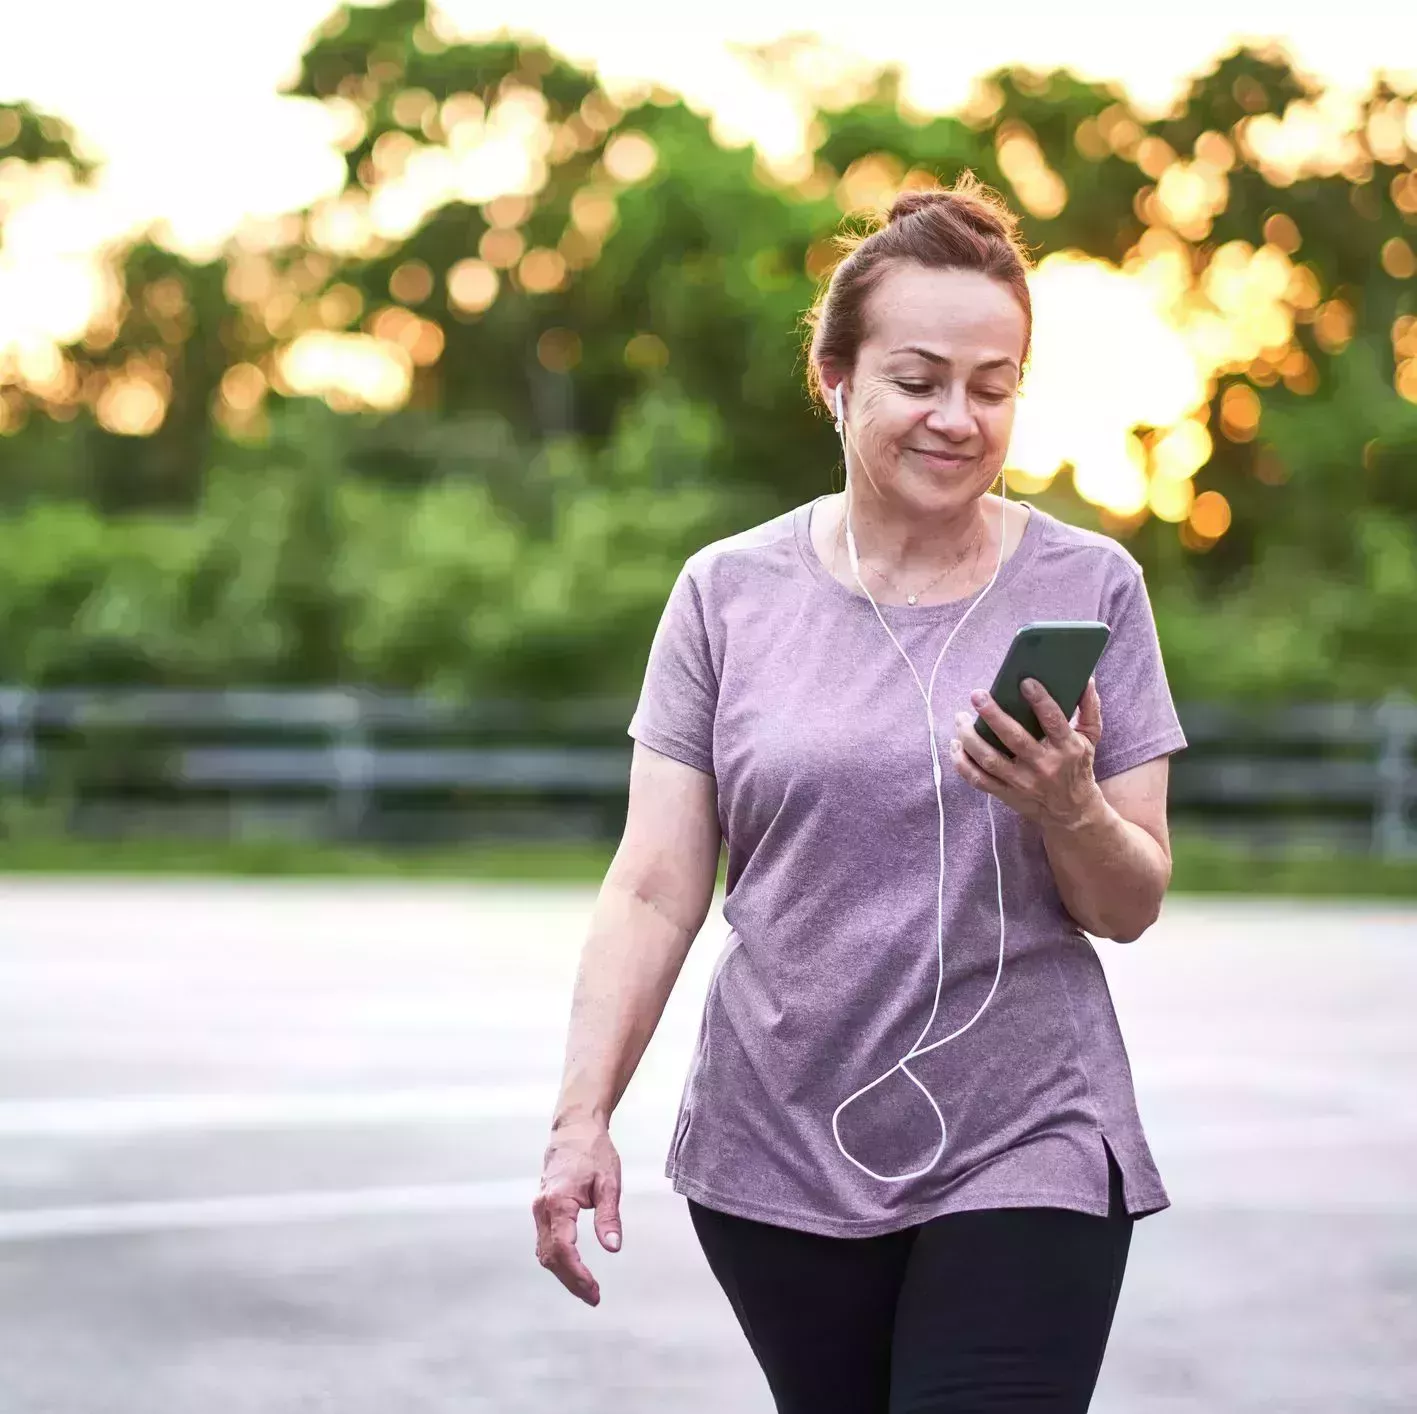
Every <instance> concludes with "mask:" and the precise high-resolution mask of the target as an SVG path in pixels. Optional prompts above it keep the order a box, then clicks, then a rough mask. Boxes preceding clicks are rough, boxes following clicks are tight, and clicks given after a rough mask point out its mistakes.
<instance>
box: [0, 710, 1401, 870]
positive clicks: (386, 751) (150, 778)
mask: <svg viewBox="0 0 1417 1414" xmlns="http://www.w3.org/2000/svg"><path fill="white" fill-rule="evenodd" d="M633 705H634V704H633V703H632V702H628V701H626V700H625V699H623V698H619V697H616V698H581V699H568V700H563V701H560V702H554V703H530V702H525V701H509V700H488V701H482V702H474V703H467V704H451V703H445V702H442V701H438V700H435V699H430V698H424V697H413V696H401V695H394V694H386V693H380V692H373V691H365V690H343V689H325V690H316V691H299V690H290V691H272V690H244V689H243V690H229V691H171V690H160V691H154V690H138V691H107V690H104V691H100V690H86V689H78V688H64V689H52V690H51V689H45V690H39V691H35V690H30V689H26V688H14V687H11V688H0V784H3V785H7V786H8V787H9V788H10V789H11V790H12V791H19V792H25V793H29V794H31V795H34V794H36V793H38V794H41V795H42V794H44V793H45V792H46V790H48V791H51V792H52V791H53V790H54V789H55V778H56V777H58V776H62V775H63V774H64V767H65V763H68V765H69V767H70V769H69V784H68V786H67V787H66V788H67V789H68V790H69V792H70V794H71V795H73V796H75V797H83V798H87V799H89V800H91V801H92V800H93V799H95V798H97V797H100V796H102V795H103V794H104V792H105V791H108V792H109V793H110V794H112V789H113V781H114V778H115V777H117V778H119V779H120V780H121V782H122V793H124V794H125V795H126V798H128V799H129V800H130V801H131V800H133V799H142V798H144V797H145V794H146V797H148V798H153V797H161V798H163V799H167V800H172V799H173V798H182V797H186V798H192V797H203V798H206V799H211V798H213V797H220V798H224V799H225V800H226V801H227V803H228V808H231V806H232V805H233V804H234V803H237V802H241V801H251V800H258V799H260V798H261V797H271V798H276V797H287V798H288V797H290V796H292V795H294V796H296V797H305V798H309V797H314V808H313V809H308V808H307V809H306V810H305V811H304V814H303V815H302V817H301V818H302V819H303V821H304V822H305V827H306V828H310V829H312V830H315V831H318V832H319V833H323V834H334V835H339V836H345V837H350V836H358V835H360V834H363V833H366V832H367V830H368V826H369V822H370V819H371V812H372V813H374V814H377V813H378V806H379V804H380V802H381V801H382V800H383V799H384V798H385V797H389V796H398V797H400V798H402V799H404V800H405V801H407V800H409V799H415V798H416V799H421V800H423V801H425V802H429V803H431V802H432V801H433V799H434V798H435V797H438V798H444V799H446V798H448V797H450V796H451V797H454V798H456V799H458V800H460V801H462V802H463V803H464V804H466V802H467V801H468V800H470V799H477V800H479V801H482V802H484V803H485V802H486V801H487V800H489V799H491V798H493V797H496V796H499V795H500V796H506V795H509V794H510V795H515V796H517V797H518V798H521V799H523V800H525V799H528V798H530V799H535V798H537V797H542V798H544V799H545V800H546V801H547V802H548V804H550V803H554V802H557V801H560V802H564V801H565V800H567V799H580V800H583V801H588V802H595V803H597V808H598V811H599V814H598V815H596V816H595V818H598V819H600V820H602V821H603V820H605V819H606V818H608V814H609V813H610V811H613V808H614V807H615V806H616V805H622V804H623V800H624V796H625V792H626V787H627V781H628V770H629V759H630V752H631V749H632V743H631V742H630V739H629V738H628V737H627V736H626V735H625V726H626V724H627V723H628V722H629V719H630V714H631V711H632V709H633ZM1180 715H1181V719H1182V724H1183V726H1184V728H1185V731H1186V735H1187V738H1188V740H1189V742H1190V749H1189V750H1188V751H1186V752H1183V753H1181V755H1180V756H1178V757H1177V758H1175V761H1174V763H1173V769H1172V775H1171V795H1170V798H1171V804H1172V808H1173V811H1174V812H1175V813H1177V814H1180V815H1182V816H1186V815H1190V816H1194V817H1197V818H1203V819H1204V820H1205V821H1206V824H1207V828H1214V829H1216V830H1217V831H1220V832H1224V833H1240V834H1244V833H1247V832H1248V833H1251V834H1253V833H1255V832H1256V831H1260V832H1261V833H1263V832H1264V831H1265V830H1269V831H1270V832H1271V833H1273V832H1274V830H1275V828H1277V827H1280V826H1282V827H1284V828H1292V827H1294V826H1296V825H1302V824H1304V823H1305V822H1307V823H1308V824H1310V825H1312V826H1314V827H1316V829H1317V831H1318V832H1319V833H1324V832H1325V831H1327V833H1328V834H1330V835H1331V836H1332V837H1333V838H1334V840H1335V841H1347V842H1348V843H1349V844H1350V845H1357V847H1360V848H1365V849H1367V850H1370V851H1372V852H1374V853H1378V854H1381V855H1385V856H1389V857H1407V858H1411V857H1417V821H1414V815H1415V814H1417V760H1414V755H1417V703H1414V702H1413V701H1411V700H1410V699H1408V698H1406V697H1403V696H1393V697H1390V698H1388V699H1386V700H1384V701H1382V702H1379V703H1375V704H1355V703H1304V704H1294V705H1287V706H1280V707H1272V708H1259V707H1256V708H1245V707H1237V706H1220V705H1215V704H1206V703H1198V704H1190V705H1187V706H1182V707H1181V709H1180ZM95 757H97V759H99V760H101V761H102V762H104V763H105V764H104V769H103V770H101V771H97V772H94V771H90V772H89V773H88V775H87V776H85V773H84V772H83V771H82V770H75V769H74V768H73V763H74V762H75V761H80V762H82V761H83V760H86V759H87V760H90V761H92V760H93V759H94V758H95ZM607 807H608V809H607ZM592 813H593V814H594V813H595V812H592Z"/></svg>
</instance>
